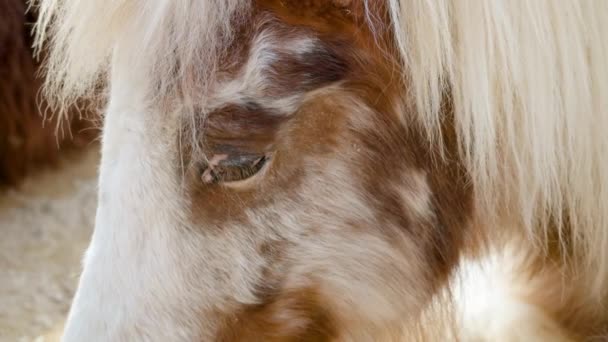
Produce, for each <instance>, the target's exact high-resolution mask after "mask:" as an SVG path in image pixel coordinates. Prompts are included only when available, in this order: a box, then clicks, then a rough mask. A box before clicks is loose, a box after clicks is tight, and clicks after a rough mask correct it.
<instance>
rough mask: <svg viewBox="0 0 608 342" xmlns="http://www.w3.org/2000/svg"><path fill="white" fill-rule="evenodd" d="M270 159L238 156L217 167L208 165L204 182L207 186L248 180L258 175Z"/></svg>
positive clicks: (203, 178) (264, 156)
mask: <svg viewBox="0 0 608 342" xmlns="http://www.w3.org/2000/svg"><path fill="white" fill-rule="evenodd" d="M268 159H269V157H268V156H266V155H263V156H255V157H254V156H237V157H236V158H233V159H230V158H226V159H224V160H222V161H220V162H219V163H218V165H215V166H209V165H206V167H205V168H204V170H203V172H202V176H201V177H202V180H203V182H204V183H207V184H218V183H230V182H237V181H242V180H246V179H248V178H251V177H253V176H254V175H255V174H257V173H258V172H259V171H260V170H261V169H262V168H263V167H264V166H265V165H266V163H267V162H268Z"/></svg>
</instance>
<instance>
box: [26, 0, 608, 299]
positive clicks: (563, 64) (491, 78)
mask: <svg viewBox="0 0 608 342" xmlns="http://www.w3.org/2000/svg"><path fill="white" fill-rule="evenodd" d="M360 1H371V0H360ZM387 1H388V4H389V8H390V14H391V17H392V20H393V23H392V24H393V27H394V29H395V32H396V37H397V39H398V43H399V48H400V50H401V52H402V54H403V60H404V63H405V64H406V68H405V70H406V74H407V80H408V84H410V85H411V88H412V89H413V90H412V95H413V98H414V99H415V102H416V105H417V109H418V112H419V114H420V118H421V121H422V122H423V123H424V126H425V127H426V128H427V130H428V132H429V133H430V136H431V137H432V138H433V139H434V141H439V140H440V134H439V124H440V122H441V121H442V118H441V111H440V107H441V102H442V100H444V99H445V97H446V95H449V96H450V98H451V100H452V101H453V106H454V110H455V123H456V126H457V127H456V129H457V133H458V137H459V140H460V143H461V146H460V148H461V153H462V155H463V157H464V159H465V161H466V164H467V166H468V168H469V171H470V173H471V176H472V181H473V185H474V187H475V191H476V198H477V199H478V208H479V210H480V211H482V212H483V213H484V214H486V213H493V212H496V213H499V215H500V214H507V215H508V216H509V217H508V218H509V219H515V220H518V221H520V222H521V224H522V225H524V226H525V227H527V228H529V229H530V230H534V229H538V228H539V227H540V229H543V228H544V227H546V225H548V224H557V225H558V226H561V225H563V224H564V223H565V222H562V218H563V217H565V215H564V214H567V217H568V221H569V222H568V223H569V224H570V227H571V231H570V230H567V231H566V230H564V231H563V234H572V236H573V238H574V239H573V240H574V241H575V247H576V251H577V253H580V255H579V256H582V257H584V260H586V261H587V263H588V265H587V266H588V267H589V270H590V272H589V273H590V274H592V275H593V279H594V280H595V281H597V283H596V285H597V288H598V289H599V288H600V287H602V284H604V285H605V284H606V282H607V281H608V182H607V181H606V177H608V138H607V136H606V134H607V133H606V132H607V131H608V65H607V64H606V61H608V2H606V1H604V0H586V1H582V0H581V1H527V0H514V1H473V0H461V1H450V0H431V1H429V0H387ZM248 3H249V1H243V0H215V1H186V0H173V1H160V0H150V1H142V0H135V1H126V0H114V1H105V0H44V1H42V2H41V4H40V11H41V17H40V21H39V24H38V28H37V40H36V44H37V47H38V48H40V47H41V46H42V45H43V43H45V40H48V41H49V43H50V48H51V50H50V55H49V58H48V63H47V81H46V82H47V83H46V93H47V97H49V98H50V100H51V103H53V104H55V105H56V106H66V105H69V104H71V103H73V102H75V101H76V99H78V98H80V97H82V96H91V95H92V94H93V91H95V89H96V87H97V86H98V85H99V83H100V82H103V81H104V80H105V77H106V75H107V73H108V71H109V70H108V69H109V68H110V60H111V58H112V53H113V51H114V49H115V47H116V46H119V45H121V44H123V41H124V39H123V37H127V36H128V37H130V39H131V40H133V37H137V38H139V40H138V41H139V42H140V44H139V45H137V46H131V47H130V51H132V56H131V60H132V61H135V62H136V63H139V64H141V63H144V64H145V66H146V68H148V70H149V72H150V74H151V75H154V78H155V80H156V83H157V84H155V85H154V86H155V87H158V88H155V91H160V92H161V93H163V92H164V91H163V90H172V89H174V88H175V87H174V85H175V82H178V83H180V84H185V85H186V86H187V85H189V84H194V82H191V80H196V83H197V84H198V86H202V87H204V86H205V84H206V82H207V80H209V79H211V77H212V74H213V67H214V65H215V63H216V61H217V58H219V57H220V56H221V54H222V47H225V46H226V45H227V43H228V42H229V41H230V40H231V39H232V32H231V27H232V25H231V24H232V23H233V21H231V20H239V18H241V17H243V16H244V15H246V13H247V12H248ZM47 36H48V39H47ZM190 66H196V68H194V69H189V67H190ZM189 80H190V81H189ZM178 88H179V87H178ZM151 91H152V90H151ZM498 209H500V210H498ZM496 218H498V217H496ZM496 229H500V227H496ZM541 233H542V230H541Z"/></svg>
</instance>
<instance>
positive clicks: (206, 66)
mask: <svg viewBox="0 0 608 342" xmlns="http://www.w3.org/2000/svg"><path fill="white" fill-rule="evenodd" d="M466 3H468V2H466ZM469 5H470V6H468V5H466V4H465V2H464V1H463V2H462V3H460V2H459V3H458V4H451V5H450V4H448V3H447V2H446V3H444V2H442V1H439V2H437V3H435V2H432V3H431V2H428V1H426V2H425V1H397V0H386V1H364V0H353V1H349V0H334V1H329V0H327V1H278V0H277V1H274V0H255V1H243V0H228V1H181V0H180V1H178V0H176V1H170V2H160V1H145V2H144V1H71V0H63V1H61V0H60V1H48V2H44V1H43V2H42V3H41V11H42V13H43V15H42V17H41V20H40V22H39V28H38V38H39V41H38V42H39V43H40V44H41V43H42V42H43V40H44V39H45V36H46V35H49V36H50V42H51V49H52V50H51V54H50V58H49V60H48V62H47V66H48V75H47V76H48V78H47V94H48V95H49V98H50V100H54V102H53V103H55V104H57V105H60V106H65V105H68V104H70V103H71V102H73V101H75V100H76V99H77V98H80V97H82V96H88V95H92V94H94V92H95V93H96V94H102V96H103V97H104V98H106V99H107V109H106V110H105V119H104V121H105V122H104V131H103V149H102V162H101V168H100V180H99V207H98V211H97V219H96V229H95V233H94V235H93V238H92V242H91V246H90V247H89V250H88V251H87V254H86V257H85V260H84V272H83V274H82V277H81V280H80V286H79V290H78V293H77V295H76V298H75V301H74V304H73V307H72V310H71V314H70V320H69V323H68V327H67V332H66V338H67V340H74V341H80V340H85V339H87V338H90V337H91V336H94V337H98V338H104V339H107V340H130V339H133V338H143V339H146V338H148V339H161V340H162V339H163V338H164V339H171V340H175V339H183V340H192V339H203V340H214V339H216V340H222V341H233V340H264V341H266V340H281V341H282V340H291V339H315V338H316V339H320V340H322V339H329V338H343V339H348V338H349V337H350V338H359V339H361V338H363V339H365V337H367V338H369V339H370V340H373V339H374V338H375V336H379V335H377V334H379V333H380V332H383V333H385V332H386V331H391V330H395V331H397V330H399V328H400V327H401V326H402V325H403V324H404V323H405V322H408V321H410V320H415V319H416V318H417V316H418V314H419V313H420V312H421V310H422V309H423V308H424V307H425V305H427V304H428V303H429V301H430V300H431V297H432V295H433V294H434V293H435V292H436V291H437V289H439V288H440V287H441V286H443V285H444V283H445V280H446V279H447V278H448V276H449V274H450V271H451V270H452V269H453V268H454V266H455V264H456V263H457V261H458V257H459V253H460V252H461V250H463V248H464V247H469V248H470V249H474V248H475V247H477V242H478V241H480V240H479V239H477V237H487V234H486V233H488V232H489V231H491V229H486V228H480V227H487V224H490V223H491V224H497V223H499V222H509V223H510V224H513V223H515V226H518V227H525V228H531V230H532V231H535V230H536V229H537V227H539V226H540V227H541V230H542V228H543V227H546V226H555V225H557V226H562V224H563V222H562V218H563V217H566V216H567V218H568V222H573V224H569V225H568V227H569V229H568V232H569V233H571V236H572V237H573V239H571V240H572V241H574V242H575V244H576V245H577V246H582V247H581V248H577V249H576V250H577V251H578V250H581V251H583V252H581V253H582V254H581V255H582V257H584V258H587V256H594V257H597V256H601V257H605V253H606V252H605V251H601V250H599V249H598V248H595V247H594V245H593V243H595V242H597V239H600V240H601V239H603V240H602V242H601V243H605V242H606V234H605V233H604V234H603V235H602V234H596V233H594V234H591V233H589V234H587V235H586V234H583V233H582V232H583V231H585V232H587V231H593V232H596V231H595V230H593V228H590V227H591V226H590V223H591V222H592V221H593V222H594V223H598V224H605V220H604V219H605V218H604V216H605V215H604V214H602V210H604V209H606V208H607V207H608V201H604V202H603V203H597V202H595V201H591V200H590V199H589V198H587V197H586V196H588V192H589V191H590V189H592V188H593V187H594V186H598V185H597V184H594V183H593V180H594V179H598V177H600V174H599V173H598V172H599V170H602V168H603V167H604V166H605V165H607V163H608V157H606V156H605V155H600V154H599V152H598V151H599V150H598V148H599V147H593V146H594V144H598V143H599V144H603V145H602V146H604V145H606V142H605V139H604V140H602V141H600V139H599V135H598V136H596V135H593V134H591V135H588V136H586V137H582V136H581V137H579V136H575V135H573V134H574V133H576V132H578V133H580V132H579V131H585V132H586V131H588V130H590V132H591V131H593V132H596V130H594V129H595V128H593V125H592V123H591V121H592V120H589V119H588V117H590V116H591V115H592V113H594V111H596V110H597V109H598V108H599V106H600V105H601V104H602V103H601V102H602V101H605V98H596V95H598V94H599V93H600V92H605V90H606V89H605V88H606V85H607V84H605V81H606V80H605V79H601V80H597V79H595V78H594V74H592V73H591V71H592V69H593V70H596V69H597V70H600V69H601V70H600V71H601V72H604V73H605V71H606V70H605V68H603V67H600V66H599V64H601V63H603V56H604V55H603V53H604V52H605V51H604V48H595V49H594V48H593V47H592V46H591V47H590V46H588V45H587V42H585V41H582V39H583V38H584V37H592V39H593V38H596V37H595V36H594V35H598V34H599V32H596V31H593V30H588V31H585V30H586V28H585V27H583V24H582V23H583V21H582V19H581V18H579V17H576V16H574V17H570V15H569V14H568V13H569V12H567V11H569V10H570V9H565V8H564V9H562V8H557V7H556V5H551V4H546V5H542V6H541V5H536V4H535V5H534V6H538V8H529V9H522V8H520V7H518V5H516V4H513V5H511V4H508V5H507V4H503V5H504V6H505V7H506V8H499V6H498V5H490V4H487V5H480V4H469ZM484 6H486V7H487V8H486V7H484ZM522 6H523V5H522ZM526 6H528V5H526ZM529 6H532V5H529ZM572 7H575V8H573V10H577V11H579V12H584V13H587V14H590V15H593V18H595V19H598V18H600V14H594V13H596V11H594V8H593V7H592V6H589V8H587V7H585V6H582V5H581V6H578V5H572ZM551 11H553V12H551ZM577 13H578V12H577ZM469 15H470V16H471V17H470V18H475V16H476V15H478V16H479V17H480V18H485V19H487V21H484V20H481V19H480V20H479V21H472V19H470V18H469V17H468V16H469ZM524 15H528V16H529V18H527V17H526V18H521V17H523V16H524ZM601 15H603V14H601ZM566 17H567V18H566ZM498 19H501V20H504V22H500V21H499V20H498ZM545 19H555V22H557V23H558V24H563V23H564V22H565V21H566V20H571V21H574V22H573V23H571V24H572V25H571V26H572V27H574V28H576V29H578V31H576V32H571V31H564V32H561V31H560V32H559V33H563V34H565V35H568V37H569V38H568V37H566V38H563V37H557V36H555V34H554V33H556V32H557V31H559V29H560V26H559V25H551V22H550V20H549V22H548V23H546V22H545V21H543V20H545ZM528 25H529V26H530V27H534V28H536V29H537V30H539V31H538V32H536V34H537V35H536V36H534V35H533V34H532V35H531V37H529V36H528V35H530V34H529V33H528V32H524V31H525V29H526V28H527V27H528ZM535 25H536V26H535ZM579 26H580V27H579ZM543 30H548V31H547V32H545V31H543ZM553 30H554V31H556V32H554V31H553ZM489 38H495V41H493V40H492V39H489ZM570 38H572V40H574V41H575V42H576V44H579V45H580V46H578V45H576V44H574V43H573V44H574V45H576V46H574V47H573V48H572V47H567V46H564V45H565V44H570V43H571V42H570V41H569V40H568V39H570ZM519 45H521V46H519ZM569 48H572V49H573V50H576V51H575V52H570V51H569V50H568V51H567V50H563V49H569ZM579 48H580V49H579ZM585 49H587V50H588V51H589V56H583V55H581V54H582V53H583V51H587V50H585ZM551 54H560V56H562V57H563V58H550V59H549V60H547V59H546V58H549V57H551ZM524 61H526V63H524ZM528 62H529V64H527V63H528ZM566 63H573V64H575V66H576V67H580V68H579V69H581V70H585V71H586V72H587V73H586V74H585V75H578V74H572V73H567V72H564V70H565V68H566V67H565V64H566ZM597 70H596V71H597ZM528 72H530V73H532V74H534V73H536V75H537V76H538V77H540V79H539V80H538V82H536V81H535V80H534V79H533V78H534V77H535V76H534V75H530V74H528ZM545 81H547V82H548V83H551V89H547V90H545V89H533V87H535V86H537V85H538V84H537V83H541V82H545ZM561 84H564V85H563V86H562V85H561ZM573 84H582V85H584V86H585V87H584V88H577V89H571V88H570V87H571V86H572V85H573ZM100 88H103V89H106V90H107V91H105V92H104V91H101V92H100V91H99V89H100ZM566 90H567V91H572V92H576V93H577V94H576V95H579V96H581V98H580V100H576V101H573V102H568V101H567V100H563V101H561V100H557V98H558V97H559V96H562V95H564V94H563V92H564V91H566ZM536 96H539V97H541V98H542V99H541V100H538V99H537V97H536ZM568 98H569V99H570V98H571V97H570V96H569V97H568ZM592 99H595V100H597V101H596V102H594V101H592ZM553 100H555V101H553ZM554 103H557V104H556V105H555V107H553V105H554ZM581 105H584V106H586V107H584V106H583V107H581ZM548 111H554V112H548ZM570 111H574V112H575V113H583V114H584V115H585V117H580V118H576V119H573V118H572V113H571V112H570ZM598 114H599V113H598ZM598 120H600V121H601V124H598V127H606V123H607V122H608V119H607V118H606V117H605V115H603V116H601V117H598ZM602 125H603V126H602ZM597 132H598V133H599V132H600V131H599V130H597ZM560 144H561V145H560ZM562 148H563V149H565V150H566V151H568V153H570V152H572V153H574V152H576V151H585V153H587V154H585V155H577V156H574V159H575V160H569V159H566V158H565V157H563V156H560V155H559V153H558V152H559V151H560V150H561V149H562ZM562 167H563V168H562ZM605 169H608V168H604V170H605ZM582 175H586V176H588V177H589V178H588V179H585V180H582V179H578V178H576V177H575V176H582ZM598 191H600V196H602V197H601V198H608V189H606V188H605V184H604V183H601V184H599V189H598ZM598 202H599V201H598ZM505 208H506V210H505ZM556 213H559V215H556ZM564 213H565V214H564ZM586 214H588V216H585V215H586ZM589 215H590V216H589ZM587 218H588V219H587ZM577 219H580V222H578V221H577ZM575 221H576V222H575ZM483 224H486V226H484V225H483ZM581 227H582V228H581ZM494 228H496V229H499V227H493V228H492V229H494ZM600 232H601V231H600ZM587 236H593V237H594V239H596V240H595V241H591V239H589V238H587ZM579 238H580V239H579ZM602 253H604V254H602ZM588 259H589V260H593V258H591V257H589V258H588ZM585 260H587V259H585ZM595 260H605V258H604V259H595ZM599 263H600V264H601V261H599ZM595 265H596V266H597V265H598V264H597V263H596V264H595ZM602 277H604V278H605V275H601V276H600V278H602ZM602 279H603V278H602Z"/></svg>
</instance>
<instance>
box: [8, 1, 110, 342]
mask: <svg viewBox="0 0 608 342" xmlns="http://www.w3.org/2000/svg"><path fill="white" fill-rule="evenodd" d="M26 11H27V5H26V0H0V341H2V342H3V341H51V340H54V339H53V338H52V337H51V335H52V333H53V331H58V330H60V328H61V325H62V324H63V322H64V320H65V316H66V315H67V312H68V309H69V305H70V300H71V298H72V295H73V292H74V290H75V288H76V284H77V281H78V274H79V272H80V260H81V257H82V254H83V252H84V250H85V248H86V246H87V244H88V240H89V237H90V234H91V232H92V226H93V221H94V214H95V206H96V203H95V202H96V192H95V190H96V172H97V169H96V168H97V162H98V159H99V151H98V148H99V146H98V143H97V137H98V135H99V130H98V129H97V124H96V122H97V120H96V115H95V113H93V112H81V111H76V110H74V111H73V113H70V115H69V116H68V117H67V118H65V119H63V120H62V121H61V122H59V121H58V119H57V117H56V115H53V112H52V111H47V110H45V109H46V108H47V107H46V106H45V104H44V102H43V101H41V100H40V96H39V94H40V86H41V80H40V79H39V78H38V77H37V76H38V75H39V72H40V70H39V68H40V66H39V63H38V62H37V60H35V59H34V58H33V57H32V53H33V51H32V49H31V44H32V38H31V30H32V25H33V23H34V22H35V20H36V13H35V12H36V11H35V9H30V10H29V11H27V13H26ZM43 58H44V51H42V55H41V59H43ZM39 108H42V109H43V110H44V111H45V114H46V115H45V117H46V118H45V119H43V117H42V115H41V113H40V110H39ZM58 123H60V125H59V127H60V129H57V127H58Z"/></svg>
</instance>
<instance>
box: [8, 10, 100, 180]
mask: <svg viewBox="0 0 608 342" xmlns="http://www.w3.org/2000/svg"><path fill="white" fill-rule="evenodd" d="M34 22H35V13H29V14H27V15H26V1H25V0H7V1H2V2H1V3H0V61H2V62H1V63H0V75H1V79H2V82H0V186H4V185H15V184H17V183H18V182H19V181H20V180H21V179H22V178H23V177H25V176H26V175H28V174H29V173H31V172H32V171H34V170H35V169H37V168H38V167H40V166H42V165H45V164H50V163H54V162H55V161H56V160H57V158H58V156H59V154H60V153H59V148H60V147H67V146H74V145H81V144H84V143H86V142H87V141H89V140H90V139H92V138H93V134H92V131H88V132H86V133H82V134H81V131H82V130H83V129H84V128H85V127H87V126H88V122H86V121H81V120H79V119H78V118H76V117H74V119H73V120H72V122H71V124H70V125H69V126H68V127H67V128H71V131H72V132H74V136H72V135H70V134H69V132H68V131H62V132H59V133H60V134H59V135H57V134H56V131H55V126H56V123H57V120H56V119H57V118H56V117H54V118H49V120H44V119H43V117H42V115H41V113H40V112H39V110H38V106H37V101H36V97H37V95H38V91H39V89H40V86H41V80H39V79H37V78H36V72H37V70H38V67H39V65H38V63H37V62H36V61H35V60H34V59H33V58H32V53H33V51H32V49H31V44H32V41H31V36H30V32H29V31H30V29H31V27H28V26H27V25H31V24H33V23H34ZM72 138H75V139H72Z"/></svg>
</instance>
